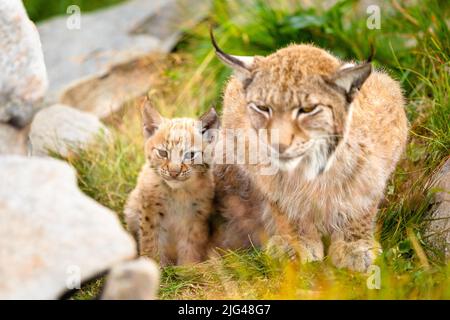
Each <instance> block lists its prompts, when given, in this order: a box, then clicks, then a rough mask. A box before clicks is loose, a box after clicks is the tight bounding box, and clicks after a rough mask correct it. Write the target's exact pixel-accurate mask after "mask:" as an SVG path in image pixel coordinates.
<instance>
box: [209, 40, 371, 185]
mask: <svg viewBox="0 0 450 320" xmlns="http://www.w3.org/2000/svg"><path fill="white" fill-rule="evenodd" d="M211 39H212V42H213V45H214V47H215V49H216V54H217V56H218V57H219V58H220V60H222V61H223V62H224V63H225V64H226V65H228V66H230V67H231V68H233V69H234V73H235V77H236V78H237V79H238V80H239V81H241V84H242V92H243V94H242V95H243V98H241V100H242V101H243V100H245V106H241V107H242V108H245V112H243V111H242V112H241V113H240V114H239V116H240V117H244V118H245V119H239V121H240V123H243V125H245V126H247V127H248V128H253V129H255V130H259V129H267V130H268V132H269V134H268V135H267V138H266V139H265V140H266V141H265V143H267V144H268V145H269V146H271V147H272V148H273V149H274V150H276V152H275V155H276V158H277V159H275V163H276V164H278V167H279V168H280V169H281V170H291V169H293V168H296V167H297V165H299V163H308V164H309V168H310V169H311V170H308V172H309V177H310V178H314V177H315V176H316V175H317V174H319V173H321V172H322V171H323V170H324V169H325V167H326V165H327V163H328V160H329V159H330V157H331V155H332V154H333V152H334V150H335V149H336V147H337V145H338V143H339V141H340V140H341V139H342V138H343V136H344V134H345V128H346V124H347V122H348V119H349V118H350V117H349V114H350V111H351V103H352V101H353V98H354V96H355V95H356V93H357V92H358V90H359V89H360V88H361V86H362V85H363V83H364V81H365V80H366V79H367V78H368V76H369V75H370V73H371V70H372V68H371V64H370V63H364V64H361V65H357V66H354V65H345V64H342V63H341V62H340V61H339V60H338V59H336V58H335V57H333V56H331V55H330V54H329V53H327V52H326V51H324V50H322V49H319V48H316V47H314V46H311V45H291V46H289V47H287V48H284V49H281V50H278V51H277V52H275V53H273V54H271V55H269V56H267V57H260V56H255V57H243V56H232V55H229V54H227V53H225V52H223V51H222V50H221V49H220V48H219V47H218V46H217V44H216V42H215V40H214V37H213V35H212V33H211ZM241 100H239V101H241ZM242 101H241V102H240V103H241V104H244V102H242ZM236 113H237V112H235V114H236ZM236 117H238V115H236ZM224 120H225V119H224ZM237 120H238V119H236V121H237ZM274 132H276V133H277V135H278V139H277V140H278V142H276V143H275V139H273V138H271V137H274V135H273V133H274ZM271 133H272V134H271Z"/></svg>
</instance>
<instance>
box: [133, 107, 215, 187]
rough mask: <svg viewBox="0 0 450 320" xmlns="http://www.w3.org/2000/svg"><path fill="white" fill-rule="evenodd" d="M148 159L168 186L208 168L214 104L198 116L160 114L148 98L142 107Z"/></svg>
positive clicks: (178, 185)
mask: <svg viewBox="0 0 450 320" xmlns="http://www.w3.org/2000/svg"><path fill="white" fill-rule="evenodd" d="M142 117H143V122H144V136H145V138H146V141H145V154H146V157H147V162H148V164H149V165H150V167H152V168H153V169H154V170H155V171H156V172H157V174H158V175H159V176H161V178H163V179H164V181H165V182H166V183H167V185H168V186H169V187H171V188H177V187H180V186H181V185H182V184H183V182H184V181H187V180H188V179H189V178H191V177H193V176H196V175H201V174H203V173H205V172H206V171H207V170H208V167H209V166H208V164H207V163H206V161H207V159H205V157H204V153H205V151H206V150H207V148H208V147H209V146H212V143H214V140H215V137H214V135H213V134H211V132H214V130H213V129H217V127H218V125H219V120H218V116H217V113H216V111H215V110H214V108H211V109H210V110H209V111H208V112H206V113H205V114H204V115H202V116H201V117H200V119H199V120H195V119H190V118H174V119H167V118H163V117H162V116H161V115H160V114H159V113H158V111H156V109H155V108H153V107H152V106H151V104H150V103H149V101H148V100H145V101H144V104H143V107H142Z"/></svg>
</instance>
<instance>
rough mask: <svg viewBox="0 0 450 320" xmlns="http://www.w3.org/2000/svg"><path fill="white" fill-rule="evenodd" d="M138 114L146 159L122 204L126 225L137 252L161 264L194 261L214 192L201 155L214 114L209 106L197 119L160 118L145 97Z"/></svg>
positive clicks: (200, 252)
mask: <svg viewBox="0 0 450 320" xmlns="http://www.w3.org/2000/svg"><path fill="white" fill-rule="evenodd" d="M142 114H143V121H144V134H145V136H146V141H145V155H146V163H145V165H144V166H143V168H142V170H141V172H140V174H139V178H138V183H137V186H136V188H135V189H134V190H133V192H132V193H131V194H130V196H129V198H128V202H127V204H126V207H125V219H126V222H127V225H128V229H129V230H130V232H131V233H132V234H133V235H134V236H135V238H136V239H137V240H138V245H139V251H140V254H141V255H145V256H149V257H152V258H157V257H158V256H159V259H160V263H161V265H168V264H188V263H195V262H199V261H201V260H202V259H204V258H205V255H206V250H207V243H208V239H209V226H208V223H209V222H208V219H209V216H210V214H211V212H212V201H213V197H214V183H213V176H212V172H211V170H210V167H209V165H208V164H207V163H206V162H205V159H203V158H202V157H203V151H204V150H205V148H206V147H207V146H209V145H211V144H212V143H213V141H214V136H212V135H210V134H209V133H208V130H209V129H213V128H216V127H217V126H218V117H217V114H216V112H215V110H214V109H213V108H211V109H210V110H209V111H208V112H207V113H205V114H204V115H203V116H202V117H201V118H200V121H196V120H194V119H188V118H176V119H165V118H162V117H161V116H160V115H159V113H158V112H157V111H156V109H154V108H153V107H152V106H151V105H150V104H149V102H148V100H146V101H145V102H144V105H143V112H142ZM200 122H201V124H200ZM196 141H197V143H196Z"/></svg>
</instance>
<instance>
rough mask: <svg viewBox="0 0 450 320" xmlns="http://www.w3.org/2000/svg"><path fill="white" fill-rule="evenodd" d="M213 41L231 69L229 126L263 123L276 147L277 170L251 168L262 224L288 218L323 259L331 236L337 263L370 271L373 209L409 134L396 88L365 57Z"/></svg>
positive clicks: (302, 243) (306, 246)
mask: <svg viewBox="0 0 450 320" xmlns="http://www.w3.org/2000/svg"><path fill="white" fill-rule="evenodd" d="M211 38H212V41H213V45H214V46H215V49H216V53H217V56H218V57H219V58H220V59H221V60H222V61H223V62H224V63H225V64H227V65H228V66H230V67H231V68H233V69H234V72H235V73H234V77H232V78H231V80H230V81H229V82H228V85H227V87H226V90H225V93H224V108H223V120H222V126H223V129H242V128H245V129H248V130H249V131H252V130H253V131H258V130H260V129H267V130H269V134H268V135H267V137H266V139H265V140H264V143H265V144H266V145H268V146H270V147H272V148H273V149H274V150H276V152H275V155H276V157H275V158H273V159H272V160H273V162H275V163H276V165H277V166H278V168H279V171H278V172H277V173H276V174H274V175H261V174H260V173H259V172H260V170H259V169H260V168H259V167H260V166H261V165H247V166H246V170H247V171H248V173H249V175H250V177H251V179H252V180H253V181H254V184H255V185H256V187H257V188H258V189H259V190H260V191H261V192H262V194H263V195H264V197H265V199H267V200H268V201H267V203H268V204H267V206H266V208H265V210H264V211H265V212H264V214H263V215H264V218H265V219H266V229H267V230H268V231H269V232H271V233H272V234H280V233H283V231H281V230H280V228H281V227H280V223H279V222H280V220H286V221H288V225H289V227H290V228H291V230H292V229H293V231H294V235H295V238H296V240H297V241H296V243H297V244H298V246H299V247H300V256H301V258H302V260H304V261H311V260H321V259H323V257H324V245H323V243H322V240H321V239H322V237H323V236H329V237H330V246H329V248H328V255H329V256H330V258H331V261H332V262H333V263H334V264H335V265H336V266H337V267H345V268H350V269H352V270H357V271H365V270H367V268H368V267H369V266H370V265H371V264H372V263H373V260H374V259H375V258H376V255H377V253H378V252H379V250H380V249H379V244H378V243H377V242H376V241H375V239H374V229H375V218H376V213H377V207H378V204H379V202H380V200H381V198H382V197H383V192H384V189H385V187H386V181H387V179H388V177H389V175H390V174H391V173H392V171H393V170H394V168H395V165H396V163H397V161H398V160H399V157H400V155H401V153H402V152H403V149H404V147H405V143H406V139H407V120H406V116H405V112H404V99H403V96H402V92H401V89H400V87H399V84H398V83H397V82H396V81H394V80H393V79H391V78H390V77H389V76H388V75H386V74H385V73H382V72H379V71H372V66H371V64H370V63H368V62H367V63H363V64H359V65H353V64H348V63H343V62H342V61H340V60H339V59H337V58H336V57H334V56H332V55H331V54H329V53H328V52H327V51H325V50H322V49H320V48H317V47H314V46H312V45H291V46H288V47H286V48H284V49H281V50H278V51H276V52H275V53H273V54H271V55H269V56H267V57H260V56H255V57H241V56H232V55H229V54H227V53H224V52H223V51H222V50H221V49H220V48H218V46H217V44H216V43H215V41H214V38H213V36H212V34H211ZM273 132H277V133H278V139H277V140H278V142H277V143H272V142H273V141H274V140H273V139H271V137H272V134H271V133H273ZM271 141H272V142H271Z"/></svg>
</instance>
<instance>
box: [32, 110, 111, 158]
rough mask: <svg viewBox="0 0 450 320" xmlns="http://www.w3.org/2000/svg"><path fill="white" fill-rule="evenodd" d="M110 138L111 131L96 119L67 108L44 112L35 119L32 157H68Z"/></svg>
mask: <svg viewBox="0 0 450 320" xmlns="http://www.w3.org/2000/svg"><path fill="white" fill-rule="evenodd" d="M100 136H103V138H107V137H109V132H108V129H107V128H106V127H105V126H104V125H103V124H102V123H101V122H100V120H99V119H98V118H97V117H96V116H95V115H92V114H90V113H87V112H83V111H79V110H77V109H74V108H71V107H69V106H66V105H60V104H58V105H53V106H51V107H48V108H45V109H42V110H41V111H39V112H38V113H37V114H36V116H35V117H34V120H33V123H32V124H31V129H30V134H29V139H30V151H31V155H35V156H44V155H49V154H57V155H61V156H63V157H67V156H68V155H69V153H70V152H71V151H72V152H77V151H79V150H80V149H83V148H86V147H88V146H89V145H91V144H92V143H94V142H95V141H96V139H97V138H99V137H100Z"/></svg>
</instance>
